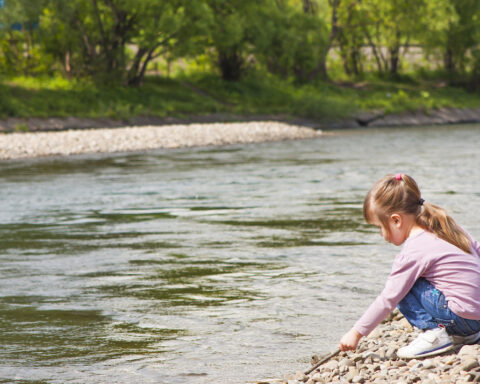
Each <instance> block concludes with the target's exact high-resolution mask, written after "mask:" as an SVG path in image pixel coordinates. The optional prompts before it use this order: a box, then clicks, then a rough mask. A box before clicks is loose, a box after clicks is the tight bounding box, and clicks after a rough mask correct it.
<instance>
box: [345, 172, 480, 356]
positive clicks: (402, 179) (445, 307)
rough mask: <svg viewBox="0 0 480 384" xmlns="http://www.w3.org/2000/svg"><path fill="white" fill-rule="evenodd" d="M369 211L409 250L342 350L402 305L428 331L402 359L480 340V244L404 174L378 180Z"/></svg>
mask: <svg viewBox="0 0 480 384" xmlns="http://www.w3.org/2000/svg"><path fill="white" fill-rule="evenodd" d="M363 214H364V217H365V220H366V221H367V223H369V224H373V225H375V226H377V227H378V228H379V229H380V234H381V235H382V236H383V237H384V238H385V240H386V241H388V242H390V243H393V244H395V245H402V244H403V247H402V250H401V252H400V253H399V254H398V255H397V256H396V257H395V260H394V261H393V266H392V271H391V273H390V275H389V276H388V279H387V282H386V284H385V287H384V289H383V291H382V293H381V294H380V295H379V296H378V297H377V298H376V299H375V301H374V302H373V303H372V304H371V305H370V307H369V308H368V309H367V310H366V312H365V313H364V314H363V316H362V317H360V319H359V320H358V321H357V322H356V323H355V325H354V326H353V328H352V329H351V330H350V331H349V332H347V333H346V334H345V335H344V336H343V337H342V339H341V340H340V345H339V348H340V350H342V351H347V350H354V349H355V348H356V347H357V345H358V342H359V340H360V338H361V337H362V336H367V335H368V334H369V333H370V332H371V331H372V330H373V329H374V328H375V327H376V326H377V325H378V324H379V323H380V322H381V321H382V320H383V319H385V317H386V316H387V315H388V314H389V313H390V312H391V311H392V310H393V309H394V308H395V307H398V309H399V310H400V312H401V313H402V314H403V315H404V316H405V318H406V319H407V320H408V321H409V322H410V324H411V325H413V326H415V327H417V328H419V329H420V330H422V331H423V332H421V333H420V334H419V336H418V337H417V338H416V339H415V340H414V341H413V342H412V343H410V344H409V345H407V346H405V347H402V348H400V349H399V350H398V351H397V356H398V357H400V358H419V357H425V356H432V355H437V354H440V353H443V352H446V351H448V350H451V349H453V348H456V347H458V345H459V344H476V343H477V342H480V244H479V243H478V242H477V241H476V240H474V239H473V238H472V237H471V236H470V235H468V234H467V233H466V232H465V231H464V230H463V229H462V228H461V227H460V226H458V225H457V224H456V223H455V221H454V220H453V219H452V218H451V217H450V216H448V215H447V214H446V212H445V211H444V210H443V209H442V208H440V207H438V206H436V205H433V204H430V203H428V202H425V201H424V200H423V199H422V198H421V195H420V190H419V188H418V186H417V183H416V182H415V180H413V178H411V177H410V176H408V175H405V174H403V175H402V174H397V175H395V176H393V175H389V176H386V177H384V178H383V179H381V180H379V181H378V182H377V183H376V184H375V185H374V186H373V188H372V189H371V190H370V191H369V192H368V194H367V196H366V198H365V202H364V205H363Z"/></svg>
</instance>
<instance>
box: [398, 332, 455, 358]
mask: <svg viewBox="0 0 480 384" xmlns="http://www.w3.org/2000/svg"><path fill="white" fill-rule="evenodd" d="M453 348H454V344H453V340H452V338H451V337H450V335H449V334H448V333H447V331H446V330H445V328H440V327H439V328H435V329H429V330H427V331H425V332H422V333H421V334H420V335H418V337H417V338H416V339H415V340H413V341H412V342H411V343H410V344H409V345H407V346H406V347H402V348H400V349H399V350H398V351H397V356H398V357H400V358H404V359H416V358H419V357H426V356H434V355H439V354H441V353H443V352H447V351H450V350H451V349H453Z"/></svg>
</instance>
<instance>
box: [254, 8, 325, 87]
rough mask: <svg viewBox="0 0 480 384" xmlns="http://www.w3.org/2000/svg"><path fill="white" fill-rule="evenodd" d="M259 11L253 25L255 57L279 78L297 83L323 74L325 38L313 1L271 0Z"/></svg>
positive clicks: (323, 26)
mask: <svg viewBox="0 0 480 384" xmlns="http://www.w3.org/2000/svg"><path fill="white" fill-rule="evenodd" d="M269 5H270V6H268V7H267V6H265V7H264V8H262V9H261V10H259V14H258V15H259V16H258V18H257V24H255V25H254V27H253V31H254V38H253V42H254V46H255V54H256V57H257V59H258V60H260V61H261V62H263V63H264V64H265V66H266V67H267V69H268V70H269V71H270V72H272V73H276V74H279V75H281V76H282V77H285V78H287V77H289V76H293V77H294V78H295V79H296V80H298V81H300V82H307V81H311V80H313V79H314V78H316V77H318V76H321V77H323V78H325V77H326V65H325V61H326V55H327V51H328V47H329V37H328V30H327V26H326V23H325V22H324V21H323V19H321V18H320V17H319V15H318V12H317V8H316V3H314V2H312V0H309V1H306V0H304V1H303V2H291V3H279V4H275V3H274V2H272V3H270V4H269Z"/></svg>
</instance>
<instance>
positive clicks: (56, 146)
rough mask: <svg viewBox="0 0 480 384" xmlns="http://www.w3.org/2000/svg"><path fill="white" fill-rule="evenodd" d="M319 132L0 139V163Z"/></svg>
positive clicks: (280, 126) (145, 130)
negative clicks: (34, 158) (13, 160)
mask: <svg viewBox="0 0 480 384" xmlns="http://www.w3.org/2000/svg"><path fill="white" fill-rule="evenodd" d="M320 135H321V132H320V131H318V130H314V129H311V128H305V127H299V126H295V125H289V124H285V123H280V122H248V123H212V124H190V125H165V126H142V127H128V128H96V129H85V130H69V131H60V132H35V133H33V132H28V133H8V134H6V133H3V134H0V160H6V159H19V158H28V157H40V156H67V155H75V154H84V153H95V152H102V153H110V152H130V151H143V150H152V149H159V148H180V147H192V146H210V145H228V144H237V143H258V142H264V141H281V140H293V139H311V138H317V137H319V136H320Z"/></svg>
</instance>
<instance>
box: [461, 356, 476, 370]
mask: <svg viewBox="0 0 480 384" xmlns="http://www.w3.org/2000/svg"><path fill="white" fill-rule="evenodd" d="M478 366H479V364H478V360H477V359H470V358H469V359H465V360H464V361H462V365H461V367H462V371H470V370H471V369H473V368H477V367H478Z"/></svg>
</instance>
